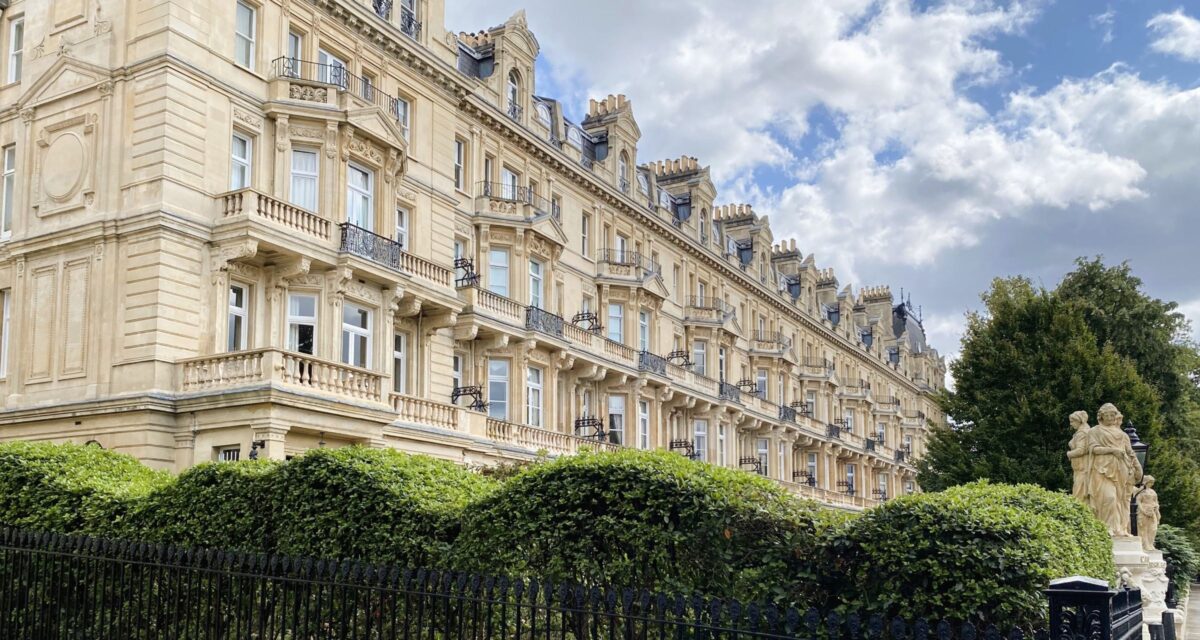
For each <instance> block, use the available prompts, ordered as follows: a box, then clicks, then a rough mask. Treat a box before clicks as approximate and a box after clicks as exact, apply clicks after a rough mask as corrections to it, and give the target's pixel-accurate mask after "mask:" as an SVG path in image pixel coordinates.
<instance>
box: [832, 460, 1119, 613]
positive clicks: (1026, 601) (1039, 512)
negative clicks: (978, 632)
mask: <svg viewBox="0 0 1200 640" xmlns="http://www.w3.org/2000/svg"><path fill="white" fill-rule="evenodd" d="M822 573H823V578H824V580H825V581H824V586H825V588H826V589H827V590H828V592H829V594H830V596H831V598H832V601H833V602H840V603H841V606H842V607H843V608H847V609H855V610H859V611H866V612H871V613H880V614H883V615H888V616H891V615H901V616H904V617H908V618H917V617H924V618H948V619H953V620H967V621H972V622H995V623H997V624H999V623H1004V624H1006V625H1007V624H1018V625H1025V626H1029V627H1032V626H1039V625H1043V624H1044V623H1045V615H1046V603H1045V599H1044V597H1043V596H1042V593H1041V591H1042V589H1044V588H1045V587H1046V586H1047V585H1048V584H1049V582H1050V580H1052V579H1054V578H1061V577H1064V576H1071V575H1085V576H1092V577H1096V578H1101V579H1105V580H1111V579H1112V577H1113V575H1114V568H1113V564H1112V544H1111V541H1110V539H1109V537H1108V535H1107V533H1106V531H1105V530H1104V528H1103V525H1101V524H1100V523H1099V522H1098V521H1096V520H1095V518H1093V517H1092V516H1091V514H1090V512H1089V511H1088V510H1087V508H1086V507H1085V506H1084V505H1082V504H1079V503H1077V502H1075V501H1074V500H1072V499H1071V498H1069V497H1068V496H1065V495H1060V494H1056V493H1052V492H1049V491H1046V490H1044V489H1040V488H1038V487H1034V486H1031V485H1021V486H1005V485H991V484H987V483H986V482H982V483H974V484H970V485H965V486H962V487H956V488H953V489H950V490H947V491H944V492H940V493H927V494H918V495H911V496H904V497H901V498H897V499H895V500H892V501H890V502H887V503H885V504H883V505H881V506H879V507H877V508H875V509H872V510H870V511H868V512H866V513H865V514H863V515H862V516H861V517H859V518H855V519H853V520H850V521H848V522H847V523H846V524H845V525H844V526H842V527H840V528H836V529H834V530H832V531H830V532H828V534H827V535H826V539H825V561H824V563H823V565H822Z"/></svg>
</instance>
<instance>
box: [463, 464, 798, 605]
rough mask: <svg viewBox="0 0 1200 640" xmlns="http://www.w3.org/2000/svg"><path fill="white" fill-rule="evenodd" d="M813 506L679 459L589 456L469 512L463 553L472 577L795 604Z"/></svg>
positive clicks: (543, 469) (545, 471)
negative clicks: (530, 578)
mask: <svg viewBox="0 0 1200 640" xmlns="http://www.w3.org/2000/svg"><path fill="white" fill-rule="evenodd" d="M816 511H817V508H816V506H815V505H809V504H806V503H801V502H799V501H796V500H793V499H792V498H791V497H789V496H788V495H787V494H785V493H784V492H783V491H782V490H780V489H779V488H778V487H776V486H775V485H774V484H773V483H771V482H770V481H768V480H766V479H763V478H760V477H757V476H754V475H751V474H747V473H745V472H742V471H736V470H732V469H723V468H718V467H714V466H711V465H708V464H704V463H701V462H694V461H691V460H688V459H686V458H684V457H683V456H680V455H678V454H675V453H670V452H665V451H653V452H650V451H621V452H617V453H582V454H579V455H577V456H571V457H564V458H559V459H557V460H554V461H551V462H547V463H544V464H540V465H535V466H533V467H530V468H528V469H526V470H524V471H522V472H521V473H519V474H517V475H516V476H515V477H513V478H512V479H510V480H509V481H508V482H507V483H505V485H504V486H503V487H501V488H500V489H499V490H497V491H496V492H495V493H493V494H491V495H489V496H487V497H485V498H484V499H482V500H480V501H479V502H478V503H476V504H474V505H472V506H471V507H470V508H469V509H468V510H467V513H466V518H465V520H464V523H463V532H462V534H461V536H460V537H459V540H458V544H457V545H456V557H457V561H458V564H459V566H460V567H461V568H465V569H468V570H472V571H485V572H486V571H497V572H503V573H509V574H516V575H535V576H541V577H546V578H550V579H553V580H569V581H574V582H579V583H583V584H586V585H600V584H607V585H617V586H628V587H635V588H645V589H655V590H664V591H678V592H684V593H699V594H704V595H711V596H719V597H737V598H740V599H744V600H759V599H771V600H775V601H787V602H796V603H800V602H801V601H804V600H806V598H807V596H806V594H804V593H801V592H800V588H799V587H798V586H797V585H807V584H809V582H808V581H806V580H804V579H803V576H805V575H810V571H809V568H808V567H807V566H806V565H805V562H804V558H805V557H806V556H807V553H808V552H809V550H810V549H811V548H812V546H813V544H814V542H815V539H816V535H815V531H816V528H817V516H816V515H815V512H816Z"/></svg>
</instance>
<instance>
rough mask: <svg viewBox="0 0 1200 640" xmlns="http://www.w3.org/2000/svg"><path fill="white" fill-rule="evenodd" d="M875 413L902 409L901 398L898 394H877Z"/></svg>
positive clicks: (874, 398) (893, 411)
mask: <svg viewBox="0 0 1200 640" xmlns="http://www.w3.org/2000/svg"><path fill="white" fill-rule="evenodd" d="M871 399H872V400H874V401H875V413H896V412H898V411H900V399H899V398H897V397H896V396H885V395H875V396H872V397H871Z"/></svg>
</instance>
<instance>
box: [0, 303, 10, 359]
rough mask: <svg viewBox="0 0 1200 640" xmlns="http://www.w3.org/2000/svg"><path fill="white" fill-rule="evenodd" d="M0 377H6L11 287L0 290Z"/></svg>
mask: <svg viewBox="0 0 1200 640" xmlns="http://www.w3.org/2000/svg"><path fill="white" fill-rule="evenodd" d="M0 313H2V314H3V315H2V316H0V378H7V377H8V331H9V324H10V320H11V318H12V289H3V290H0Z"/></svg>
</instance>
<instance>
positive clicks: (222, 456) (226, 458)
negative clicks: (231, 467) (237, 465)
mask: <svg viewBox="0 0 1200 640" xmlns="http://www.w3.org/2000/svg"><path fill="white" fill-rule="evenodd" d="M229 454H233V455H229ZM216 457H217V462H237V461H239V460H241V459H242V445H240V444H235V445H227V446H224V447H217V456H216Z"/></svg>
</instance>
